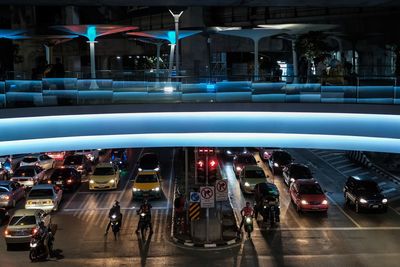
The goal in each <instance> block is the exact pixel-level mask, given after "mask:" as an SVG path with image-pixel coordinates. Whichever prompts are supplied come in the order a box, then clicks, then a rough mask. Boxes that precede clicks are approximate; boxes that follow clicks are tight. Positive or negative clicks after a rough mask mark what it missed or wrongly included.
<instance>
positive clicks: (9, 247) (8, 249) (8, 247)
mask: <svg viewBox="0 0 400 267" xmlns="http://www.w3.org/2000/svg"><path fill="white" fill-rule="evenodd" d="M11 248H12V247H11V244H8V243H7V251H10V250H11Z"/></svg>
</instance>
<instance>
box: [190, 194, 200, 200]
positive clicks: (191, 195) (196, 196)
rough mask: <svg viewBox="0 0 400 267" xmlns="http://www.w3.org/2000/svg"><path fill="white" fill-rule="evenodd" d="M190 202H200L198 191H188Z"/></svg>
mask: <svg viewBox="0 0 400 267" xmlns="http://www.w3.org/2000/svg"><path fill="white" fill-rule="evenodd" d="M190 202H200V194H199V193H198V192H190Z"/></svg>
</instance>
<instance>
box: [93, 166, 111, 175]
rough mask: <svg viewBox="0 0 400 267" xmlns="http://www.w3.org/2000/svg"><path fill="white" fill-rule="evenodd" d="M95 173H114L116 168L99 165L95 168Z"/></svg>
mask: <svg viewBox="0 0 400 267" xmlns="http://www.w3.org/2000/svg"><path fill="white" fill-rule="evenodd" d="M93 175H114V169H113V168H112V167H99V168H96V169H95V170H94V172H93Z"/></svg>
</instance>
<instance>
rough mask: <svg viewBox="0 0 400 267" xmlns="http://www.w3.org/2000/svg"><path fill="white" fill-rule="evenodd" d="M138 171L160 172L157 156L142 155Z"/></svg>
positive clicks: (152, 154) (151, 154) (150, 154)
mask: <svg viewBox="0 0 400 267" xmlns="http://www.w3.org/2000/svg"><path fill="white" fill-rule="evenodd" d="M138 171H140V172H141V171H156V172H158V171H160V162H159V161H158V156H157V155H156V154H154V153H146V154H144V155H143V156H142V157H141V158H140V160H139V162H138Z"/></svg>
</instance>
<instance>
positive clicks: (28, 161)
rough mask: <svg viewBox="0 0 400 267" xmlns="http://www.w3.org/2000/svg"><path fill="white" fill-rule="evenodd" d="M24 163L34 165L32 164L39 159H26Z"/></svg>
mask: <svg viewBox="0 0 400 267" xmlns="http://www.w3.org/2000/svg"><path fill="white" fill-rule="evenodd" d="M22 161H23V162H26V163H32V162H36V161H38V159H37V158H24V159H23V160H22Z"/></svg>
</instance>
